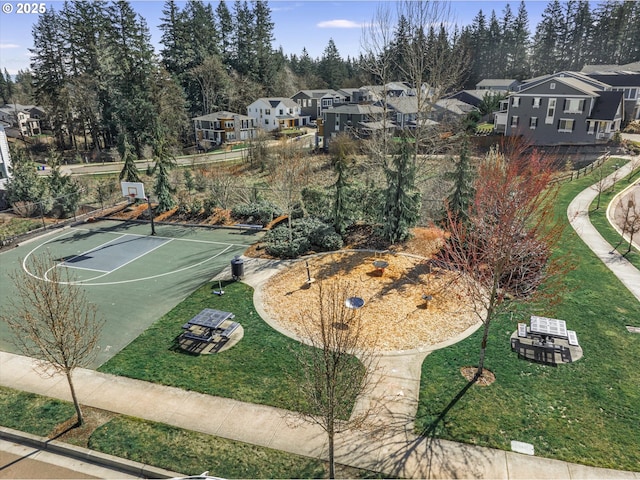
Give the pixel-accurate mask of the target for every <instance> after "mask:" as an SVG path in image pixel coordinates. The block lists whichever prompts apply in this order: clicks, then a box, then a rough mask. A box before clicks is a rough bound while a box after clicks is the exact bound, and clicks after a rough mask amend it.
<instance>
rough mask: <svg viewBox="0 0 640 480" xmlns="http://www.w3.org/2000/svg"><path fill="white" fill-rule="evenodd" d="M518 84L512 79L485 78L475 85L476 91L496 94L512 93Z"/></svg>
mask: <svg viewBox="0 0 640 480" xmlns="http://www.w3.org/2000/svg"><path fill="white" fill-rule="evenodd" d="M519 85H520V82H518V80H515V79H513V78H485V79H484V80H480V81H479V82H478V83H476V90H495V91H498V92H505V93H506V92H513V91H515V90H516V89H517V88H518V86H519Z"/></svg>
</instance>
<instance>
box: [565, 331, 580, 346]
mask: <svg viewBox="0 0 640 480" xmlns="http://www.w3.org/2000/svg"><path fill="white" fill-rule="evenodd" d="M567 337H568V338H569V345H573V346H574V347H579V346H580V344H579V343H578V335H577V334H576V332H574V331H573V330H567Z"/></svg>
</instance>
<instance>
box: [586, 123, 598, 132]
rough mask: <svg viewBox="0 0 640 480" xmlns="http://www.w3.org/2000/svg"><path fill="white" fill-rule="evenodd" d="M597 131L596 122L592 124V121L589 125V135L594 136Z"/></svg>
mask: <svg viewBox="0 0 640 480" xmlns="http://www.w3.org/2000/svg"><path fill="white" fill-rule="evenodd" d="M595 131H596V122H592V121H590V122H589V123H588V124H587V133H588V134H589V135H593V134H594V133H595Z"/></svg>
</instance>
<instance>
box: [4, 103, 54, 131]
mask: <svg viewBox="0 0 640 480" xmlns="http://www.w3.org/2000/svg"><path fill="white" fill-rule="evenodd" d="M44 120H45V111H44V109H43V108H41V107H38V106H36V105H21V104H19V103H11V104H6V105H4V106H2V107H0V122H2V123H3V124H4V125H5V126H10V127H13V128H16V129H18V134H19V135H24V136H26V137H32V136H34V135H40V134H41V133H42V122H43V121H44Z"/></svg>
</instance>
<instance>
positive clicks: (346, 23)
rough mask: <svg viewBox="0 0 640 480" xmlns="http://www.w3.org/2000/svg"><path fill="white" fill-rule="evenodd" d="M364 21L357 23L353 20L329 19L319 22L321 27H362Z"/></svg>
mask: <svg viewBox="0 0 640 480" xmlns="http://www.w3.org/2000/svg"><path fill="white" fill-rule="evenodd" d="M362 26H363V24H362V23H356V22H353V21H351V20H327V21H326V22H320V23H318V27H319V28H362Z"/></svg>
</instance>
